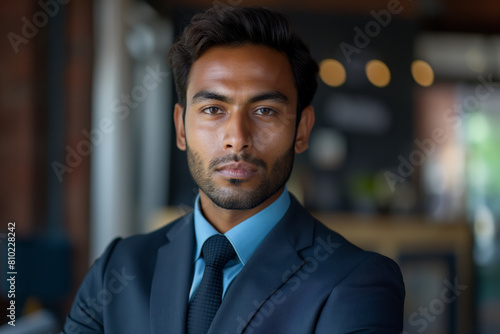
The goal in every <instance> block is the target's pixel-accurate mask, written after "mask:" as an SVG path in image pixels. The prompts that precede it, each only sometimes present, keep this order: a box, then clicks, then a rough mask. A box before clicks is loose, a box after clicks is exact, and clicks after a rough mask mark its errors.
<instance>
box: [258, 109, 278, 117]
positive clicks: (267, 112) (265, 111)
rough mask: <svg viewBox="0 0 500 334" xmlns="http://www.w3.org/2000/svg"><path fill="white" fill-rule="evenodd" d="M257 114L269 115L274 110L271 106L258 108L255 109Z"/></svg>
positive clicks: (273, 112)
mask: <svg viewBox="0 0 500 334" xmlns="http://www.w3.org/2000/svg"><path fill="white" fill-rule="evenodd" d="M256 112H257V114H259V115H262V116H271V115H272V114H275V113H276V111H275V110H274V109H271V108H265V107H264V108H259V109H257V111H256Z"/></svg>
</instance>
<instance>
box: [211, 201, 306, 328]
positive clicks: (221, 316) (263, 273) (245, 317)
mask: <svg viewBox="0 0 500 334" xmlns="http://www.w3.org/2000/svg"><path fill="white" fill-rule="evenodd" d="M291 200H292V203H291V204H290V208H289V210H288V212H287V213H286V215H285V216H284V217H283V219H282V220H281V221H280V222H279V223H278V224H277V225H276V227H275V228H273V230H271V232H269V235H268V236H267V237H266V238H265V239H264V240H263V241H262V243H261V244H260V245H259V247H258V248H257V249H256V251H255V253H254V254H253V255H252V257H251V258H250V259H249V261H248V262H247V264H246V265H245V267H243V269H242V270H241V272H240V273H239V274H238V276H237V277H236V278H235V280H234V281H233V283H232V284H231V286H230V287H229V289H228V290H227V292H226V296H225V297H224V300H223V302H222V304H221V307H220V309H219V311H218V312H217V314H216V316H215V318H214V321H213V323H212V326H211V327H210V330H209V332H208V333H209V334H216V333H217V334H225V333H242V332H243V330H244V329H245V328H246V327H247V326H248V324H249V322H250V321H251V320H252V319H253V317H254V316H255V314H256V312H257V311H258V310H259V309H260V307H261V306H262V305H263V304H264V303H265V302H266V301H267V300H268V299H269V298H270V297H271V296H272V295H273V294H274V293H275V292H276V291H277V290H278V289H279V288H280V287H281V286H282V285H283V284H285V283H286V282H287V281H288V280H289V279H290V278H291V277H292V276H293V275H294V274H295V273H296V272H297V271H298V270H300V268H301V267H302V266H303V265H304V263H305V262H304V260H303V259H302V257H301V256H300V255H299V251H300V250H301V249H304V248H306V247H310V246H311V245H312V243H313V237H314V224H313V219H312V217H311V216H310V215H309V214H308V213H307V212H306V211H305V209H303V208H302V206H301V205H300V204H299V203H298V202H297V201H296V200H295V199H294V198H293V197H292V196H291Z"/></svg>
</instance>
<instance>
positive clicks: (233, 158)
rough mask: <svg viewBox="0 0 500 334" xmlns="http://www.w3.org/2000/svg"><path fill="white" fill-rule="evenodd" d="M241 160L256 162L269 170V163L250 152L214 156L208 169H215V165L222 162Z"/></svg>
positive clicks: (255, 163)
mask: <svg viewBox="0 0 500 334" xmlns="http://www.w3.org/2000/svg"><path fill="white" fill-rule="evenodd" d="M240 161H244V162H247V163H250V164H254V165H256V166H258V167H262V168H264V169H266V170H267V164H266V162H265V161H264V160H262V159H259V158H257V157H254V156H251V155H250V154H248V153H242V154H228V155H224V156H222V157H217V158H214V159H212V160H211V161H210V163H209V164H208V169H209V170H213V169H214V168H215V167H217V166H218V165H220V164H223V163H228V162H240Z"/></svg>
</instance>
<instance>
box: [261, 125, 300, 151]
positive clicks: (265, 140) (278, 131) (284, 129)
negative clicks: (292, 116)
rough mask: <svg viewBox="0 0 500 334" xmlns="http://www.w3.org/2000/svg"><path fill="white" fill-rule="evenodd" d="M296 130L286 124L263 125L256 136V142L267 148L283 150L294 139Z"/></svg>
mask: <svg viewBox="0 0 500 334" xmlns="http://www.w3.org/2000/svg"><path fill="white" fill-rule="evenodd" d="M294 136H295V131H294V129H291V128H290V127H288V126H286V125H281V126H272V127H262V128H260V129H259V131H258V133H257V134H256V135H255V136H254V144H255V145H256V146H259V147H264V148H266V150H270V149H271V150H273V151H276V152H282V151H283V150H285V149H288V148H289V147H290V146H291V145H292V144H293V141H294Z"/></svg>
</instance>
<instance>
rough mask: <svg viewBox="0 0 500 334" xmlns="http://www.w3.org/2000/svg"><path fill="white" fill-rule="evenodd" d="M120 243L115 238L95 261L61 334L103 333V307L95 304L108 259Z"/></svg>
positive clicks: (102, 286)
mask: <svg viewBox="0 0 500 334" xmlns="http://www.w3.org/2000/svg"><path fill="white" fill-rule="evenodd" d="M119 241H120V238H117V239H115V240H113V241H112V242H111V244H110V245H109V246H108V247H107V248H106V250H105V251H104V253H103V255H102V256H101V257H100V258H99V259H97V260H96V261H95V262H94V264H93V265H92V267H91V268H90V270H89V272H88V273H87V275H86V276H85V278H84V280H83V282H82V284H81V285H80V288H79V289H78V292H77V293H76V297H75V299H74V301H73V306H72V307H71V311H70V313H69V315H68V316H67V317H66V323H65V324H64V329H63V331H62V332H61V333H62V334H95V333H104V330H103V305H102V304H100V303H98V302H97V299H98V298H99V294H100V293H102V291H103V290H104V289H105V288H104V282H103V281H104V274H105V271H106V267H107V264H108V261H109V258H110V256H111V254H112V252H113V250H114V248H115V246H116V244H117V243H118V242H119Z"/></svg>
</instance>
